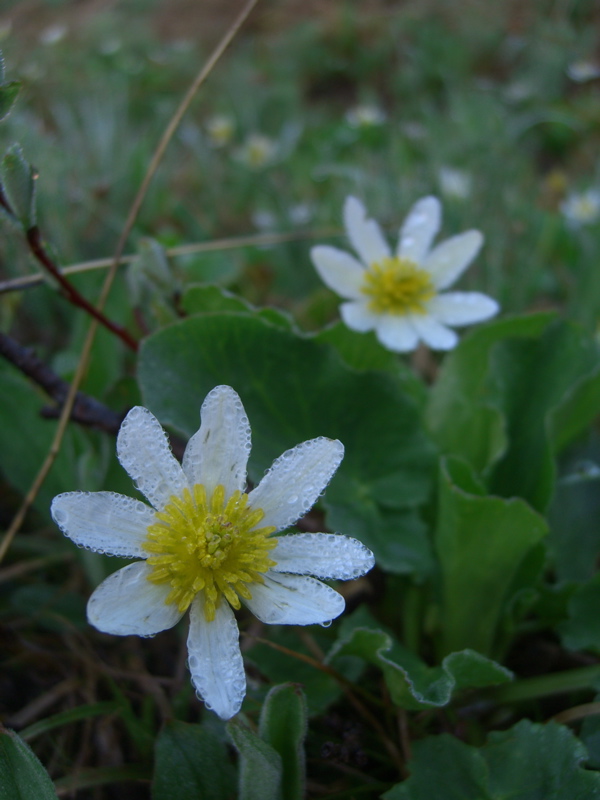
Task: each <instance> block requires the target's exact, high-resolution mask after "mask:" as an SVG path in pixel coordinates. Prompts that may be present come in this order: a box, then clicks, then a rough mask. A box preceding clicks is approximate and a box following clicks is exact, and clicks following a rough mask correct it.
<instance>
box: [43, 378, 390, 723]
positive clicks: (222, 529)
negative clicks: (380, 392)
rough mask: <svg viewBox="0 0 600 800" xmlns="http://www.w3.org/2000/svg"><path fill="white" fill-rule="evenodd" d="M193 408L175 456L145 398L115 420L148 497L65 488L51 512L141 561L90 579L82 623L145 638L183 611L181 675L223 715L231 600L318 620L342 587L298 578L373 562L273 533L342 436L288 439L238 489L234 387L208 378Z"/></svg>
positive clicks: (311, 538) (336, 539)
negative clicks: (255, 478) (184, 670)
mask: <svg viewBox="0 0 600 800" xmlns="http://www.w3.org/2000/svg"><path fill="white" fill-rule="evenodd" d="M200 415H201V425H200V429H199V431H198V432H197V433H196V434H194V436H192V438H191V439H190V441H189V443H188V445H187V448H186V451H185V454H184V457H183V464H182V465H180V464H179V463H178V462H177V461H176V460H175V458H174V456H173V454H172V453H171V450H170V447H169V442H168V439H167V437H166V434H165V432H164V431H163V429H162V428H161V426H160V424H159V422H158V420H157V419H156V418H155V417H154V416H153V415H152V414H151V413H150V412H149V411H148V410H147V409H145V408H142V407H140V406H138V407H136V408H133V409H132V410H131V411H130V412H129V414H128V415H127V417H126V418H125V420H124V421H123V424H122V425H121V430H120V431H119V436H118V438H117V454H118V457H119V460H120V462H121V464H122V465H123V466H124V467H125V469H126V470H127V472H128V473H129V475H130V476H131V478H132V479H133V481H134V483H135V485H136V486H137V488H138V489H139V490H140V492H142V493H143V494H144V495H145V496H146V498H147V499H148V501H149V502H150V503H151V505H150V506H149V505H146V504H145V503H142V502H140V501H139V500H134V499H133V498H131V497H126V496H124V495H119V494H115V493H114V492H68V493H65V494H60V495H58V496H57V497H55V498H54V500H53V502H52V508H51V512H52V517H53V519H54V521H55V522H56V524H57V525H58V526H59V527H60V529H61V530H62V531H63V533H65V534H66V535H67V536H69V537H70V538H71V539H73V541H74V542H76V543H77V544H78V545H80V546H82V547H87V548H89V549H91V550H95V551H97V552H102V553H108V554H110V555H116V556H124V557H130V558H138V559H142V560H140V561H135V562H134V563H132V564H129V565H128V566H126V567H123V568H122V569H120V570H118V571H117V572H115V573H113V574H112V575H110V576H109V577H108V578H106V580H104V581H103V582H102V583H101V584H100V585H99V586H98V587H97V589H96V590H95V591H94V593H93V594H92V596H91V597H90V600H89V602H88V607H87V613H88V620H89V621H90V623H91V624H92V625H94V626H95V627H96V628H98V629H99V630H101V631H104V632H105V633H112V634H116V635H119V636H128V635H130V634H133V635H137V636H154V634H156V633H158V632H159V631H163V630H165V629H167V628H171V627H173V625H175V624H176V623H177V622H178V621H179V620H180V619H181V618H182V616H183V615H184V613H185V612H186V611H187V610H188V608H189V610H190V628H189V635H188V642H187V644H188V654H189V656H188V664H189V668H190V672H191V675H192V682H193V684H194V686H195V688H196V690H197V692H198V694H199V695H200V696H201V697H202V698H203V699H204V702H205V703H206V705H207V707H209V708H212V709H213V710H214V711H215V713H217V714H218V715H219V716H220V717H221V718H222V719H229V718H230V717H232V716H233V715H234V714H237V712H238V711H239V709H240V706H241V704H242V701H243V699H244V695H245V693H246V679H245V675H244V664H243V661H242V655H241V652H240V647H239V642H238V628H237V624H236V621H235V616H234V614H233V610H232V607H233V608H235V609H238V608H240V600H242V601H243V602H244V603H245V605H247V606H248V608H249V609H250V610H251V611H252V613H253V614H255V615H256V616H257V617H258V618H259V619H260V620H261V621H262V622H266V623H270V624H277V625H309V624H315V623H317V624H321V625H326V624H328V623H329V622H330V621H331V620H332V619H334V618H335V617H337V616H339V615H340V614H341V613H342V611H343V610H344V598H343V597H342V595H340V594H338V592H336V591H334V589H332V588H330V587H329V586H328V585H327V584H325V583H322V582H321V581H319V580H316V579H315V578H314V577H310V576H312V575H314V576H316V577H317V578H327V579H328V578H334V579H337V580H349V579H351V578H356V577H358V576H359V575H362V574H364V573H365V572H367V570H369V569H371V567H372V566H373V563H374V560H373V554H372V553H371V551H370V550H368V549H367V548H366V547H365V546H364V545H362V544H361V543H360V542H358V541H357V540H356V539H350V538H348V537H346V536H340V535H336V534H326V533H312V534H311V533H298V534H293V535H290V536H279V537H272V536H271V534H273V533H275V532H277V531H282V530H283V529H285V528H287V527H289V526H290V525H292V524H293V523H294V522H295V521H296V520H297V519H299V518H300V517H301V516H302V515H303V514H305V513H306V512H307V511H308V510H309V509H310V508H311V507H312V505H313V504H314V503H315V501H316V500H317V498H318V497H319V495H320V494H321V492H322V491H323V490H324V489H325V487H326V486H327V484H328V483H329V481H330V479H331V477H332V475H333V474H334V472H335V471H336V469H337V467H338V466H339V463H340V461H341V460H342V457H343V454H344V448H343V445H342V444H341V442H339V441H337V440H332V439H325V438H323V437H321V438H318V439H312V440H310V441H307V442H304V443H303V444H300V445H298V446H297V447H294V448H293V449H291V450H287V451H286V452H285V453H283V455H282V456H280V457H279V458H278V459H277V460H276V461H275V462H274V464H273V466H272V467H271V469H270V470H268V472H267V473H266V474H265V476H264V477H263V479H262V480H261V481H260V483H259V484H258V486H256V487H255V488H254V489H252V491H251V492H249V493H248V494H246V493H245V491H244V489H245V486H246V464H247V461H248V456H249V453H250V425H249V423H248V418H247V417H246V413H245V411H244V407H243V405H242V402H241V400H240V398H239V397H238V395H237V394H236V393H235V392H234V390H233V389H232V388H231V387H230V386H217V387H215V388H214V389H213V390H212V391H211V392H209V394H208V395H207V397H206V399H205V400H204V403H203V405H202V409H201V412H200Z"/></svg>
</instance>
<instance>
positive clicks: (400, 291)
mask: <svg viewBox="0 0 600 800" xmlns="http://www.w3.org/2000/svg"><path fill="white" fill-rule="evenodd" d="M361 291H362V292H363V294H366V295H367V297H369V298H370V302H369V308H370V309H371V311H375V312H376V313H378V314H407V313H413V314H425V313H426V311H427V308H426V303H427V301H428V300H431V298H432V297H433V296H434V295H435V287H434V285H433V283H432V282H431V276H430V275H429V273H428V272H426V271H425V270H424V269H420V268H419V267H418V266H417V265H416V264H415V263H414V262H413V261H410V260H409V259H407V258H398V257H395V258H384V259H382V261H381V262H379V263H376V264H371V266H370V267H369V269H368V270H367V271H366V272H365V279H364V284H363V286H362V287H361Z"/></svg>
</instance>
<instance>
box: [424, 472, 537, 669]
mask: <svg viewBox="0 0 600 800" xmlns="http://www.w3.org/2000/svg"><path fill="white" fill-rule="evenodd" d="M473 484H474V478H473V477H472V476H471V477H470V478H469V480H468V483H466V490H465V488H463V487H465V464H464V462H460V461H458V460H457V459H443V460H442V464H441V475H440V490H439V492H440V495H439V512H438V525H437V530H436V534H435V547H436V550H437V554H438V557H439V563H440V577H441V609H440V620H439V626H440V639H441V645H442V647H441V649H442V652H443V653H451V652H453V651H455V650H462V649H464V648H472V649H473V650H477V651H478V652H480V653H483V654H485V655H491V654H493V653H494V652H495V644H496V640H497V636H498V634H499V629H500V625H501V622H502V620H503V617H504V616H505V615H506V614H507V612H508V611H509V609H510V605H511V603H512V602H513V601H514V598H515V595H516V593H517V592H520V591H521V590H522V589H525V588H528V586H530V585H533V583H534V582H535V580H536V578H537V573H536V570H533V574H531V572H532V571H530V570H523V565H524V564H525V563H526V559H527V558H528V556H530V555H531V554H532V552H533V550H534V548H535V547H536V545H537V544H538V543H539V542H540V541H541V540H542V538H543V537H544V536H545V534H546V533H547V527H546V523H545V521H544V519H543V518H542V517H541V516H539V515H538V514H537V513H536V512H535V511H533V510H532V509H531V507H530V506H528V505H527V503H525V502H524V501H523V500H520V499H517V498H514V499H511V500H503V499H501V498H499V497H488V496H482V495H481V494H474V493H472V492H473ZM534 563H535V564H536V565H537V567H538V568H539V567H540V566H541V565H540V563H539V558H538V557H537V556H536V557H535V559H534ZM519 578H521V581H522V582H521V584H519V580H518V579H519ZM465 587H468V591H466V590H465Z"/></svg>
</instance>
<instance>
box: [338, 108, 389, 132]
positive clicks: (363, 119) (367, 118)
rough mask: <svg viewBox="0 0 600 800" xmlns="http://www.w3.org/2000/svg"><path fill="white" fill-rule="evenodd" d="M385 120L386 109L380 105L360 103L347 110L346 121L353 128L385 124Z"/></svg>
mask: <svg viewBox="0 0 600 800" xmlns="http://www.w3.org/2000/svg"><path fill="white" fill-rule="evenodd" d="M385 120H386V114H385V111H384V110H383V109H381V108H379V106H373V105H360V106H354V108H350V109H348V111H346V122H347V123H348V125H350V127H352V128H371V127H373V126H377V125H383V123H384V122H385Z"/></svg>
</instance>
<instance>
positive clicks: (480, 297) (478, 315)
mask: <svg viewBox="0 0 600 800" xmlns="http://www.w3.org/2000/svg"><path fill="white" fill-rule="evenodd" d="M499 308H500V306H499V305H498V303H497V302H496V301H495V300H493V299H492V298H491V297H488V296H487V294H480V293H479V292H447V293H446V294H439V295H437V296H436V297H434V298H432V299H431V300H430V301H429V306H428V309H427V310H428V311H429V313H430V314H431V315H432V316H433V317H435V318H436V319H437V320H438V321H439V322H441V323H443V324H444V325H471V324H472V323H473V322H481V321H482V320H484V319H489V318H490V317H493V316H494V314H497V313H498V310H499Z"/></svg>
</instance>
